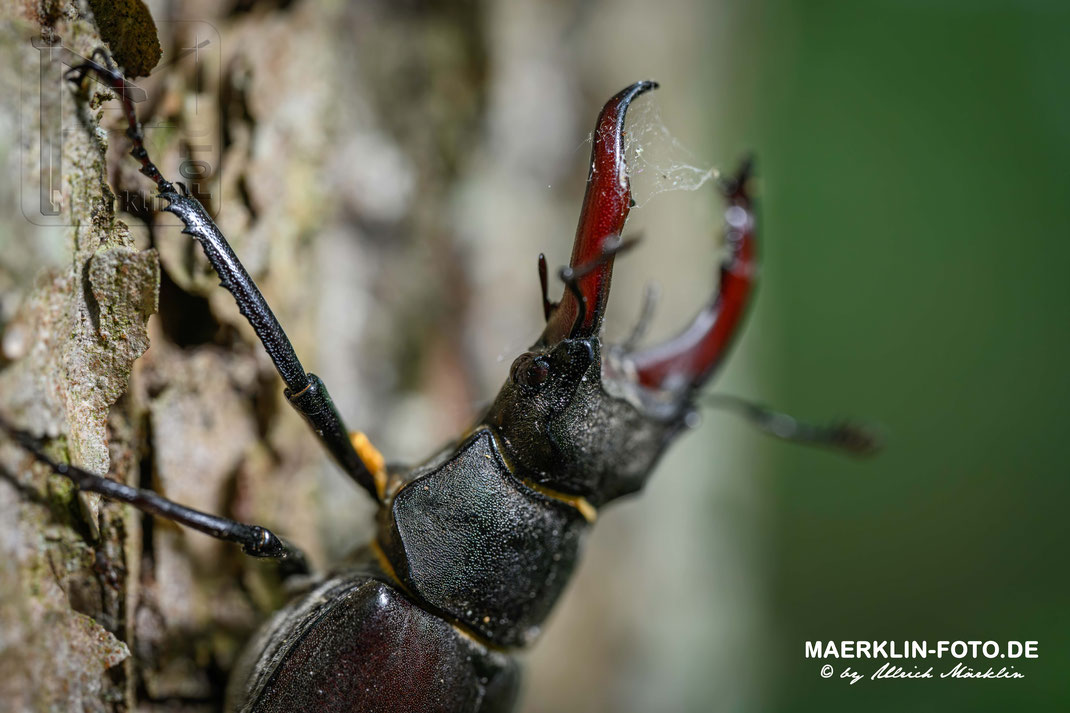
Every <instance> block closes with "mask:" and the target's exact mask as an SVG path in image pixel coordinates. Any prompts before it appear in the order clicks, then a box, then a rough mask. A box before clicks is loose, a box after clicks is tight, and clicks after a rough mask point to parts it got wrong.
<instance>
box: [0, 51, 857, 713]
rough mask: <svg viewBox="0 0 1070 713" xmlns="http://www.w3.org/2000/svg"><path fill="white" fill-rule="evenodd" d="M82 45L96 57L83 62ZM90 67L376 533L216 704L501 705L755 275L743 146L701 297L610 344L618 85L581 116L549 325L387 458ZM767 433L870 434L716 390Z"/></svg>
mask: <svg viewBox="0 0 1070 713" xmlns="http://www.w3.org/2000/svg"><path fill="white" fill-rule="evenodd" d="M98 60H99V61H98ZM88 74H94V75H96V76H97V77H98V78H99V79H100V80H101V81H103V82H104V83H105V84H107V85H108V86H110V87H111V89H112V90H113V91H114V92H115V93H116V94H118V95H119V97H120V98H121V100H122V104H123V108H124V112H125V115H126V118H127V121H128V123H129V129H128V131H127V133H128V136H129V138H130V140H131V141H132V143H133V149H132V151H131V153H132V155H133V156H134V157H135V158H136V159H137V160H138V161H140V163H141V172H142V173H144V174H145V175H146V176H148V177H149V178H151V179H152V180H153V181H154V182H155V184H156V186H157V189H158V191H159V195H160V196H161V198H163V199H164V200H165V201H166V202H167V207H166V208H165V209H166V210H168V211H170V212H171V213H174V214H175V215H177V216H178V217H179V218H180V219H181V221H182V223H183V224H184V226H185V227H184V229H183V232H184V233H187V234H189V235H190V236H192V238H193V239H195V240H197V241H198V242H199V243H200V244H201V246H202V248H203V249H204V252H205V254H206V255H207V257H208V259H209V261H210V262H211V264H212V266H213V267H214V268H215V270H216V272H217V273H218V274H219V277H220V278H221V282H222V286H223V287H224V288H226V289H227V290H229V291H230V292H231V293H232V294H233V296H234V298H235V300H236V301H237V303H238V306H239V307H240V309H241V312H242V314H243V315H244V316H245V317H246V318H247V319H248V320H249V322H250V323H251V324H252V326H253V328H254V329H255V331H256V334H257V335H258V336H259V338H260V340H261V341H262V342H263V346H264V348H265V350H266V351H267V353H268V354H269V355H270V357H271V359H272V361H273V362H274V364H275V366H276V368H277V370H278V372H279V375H280V376H281V377H282V380H283V382H285V385H286V388H285V396H286V398H287V400H288V401H289V402H290V404H291V405H292V406H293V407H294V408H295V409H296V410H297V411H298V412H299V413H300V414H301V415H302V416H303V417H304V418H305V419H306V420H307V421H308V423H309V425H310V426H311V427H312V430H313V431H314V432H315V433H316V435H317V436H318V437H319V439H320V441H321V442H322V443H323V445H324V446H325V447H326V448H327V450H328V451H329V452H330V453H331V455H332V456H333V458H334V459H335V460H336V461H337V463H338V465H339V466H340V467H341V468H342V469H343V470H344V471H345V472H346V473H347V474H348V475H349V476H350V477H352V478H353V479H354V480H355V481H356V482H357V483H358V484H359V485H360V486H361V487H363V488H364V489H365V490H367V491H368V493H369V494H370V495H371V496H372V497H373V498H374V499H375V500H376V502H377V503H378V504H379V511H378V517H377V525H378V527H377V535H376V537H375V538H374V540H373V541H372V542H371V543H370V544H368V545H367V546H365V547H363V548H362V549H360V550H359V551H358V553H357V554H356V555H355V556H354V558H352V560H351V561H350V562H349V563H348V564H347V565H346V566H345V567H344V568H342V569H340V570H338V571H336V572H334V573H333V574H331V575H330V576H328V577H326V578H325V579H322V580H319V583H318V584H315V585H313V586H311V588H310V589H308V590H307V591H306V592H305V593H304V594H302V595H300V596H299V597H298V598H297V599H295V600H294V601H292V602H291V603H290V604H289V605H288V606H286V607H285V608H283V609H282V610H281V611H279V612H277V613H276V614H275V615H274V616H273V617H272V618H271V619H270V620H269V621H268V622H267V624H266V625H265V626H264V627H263V628H262V629H261V630H260V632H259V634H258V635H257V636H256V637H255V639H254V640H253V641H252V642H251V643H250V644H249V646H248V648H247V650H246V653H245V654H244V656H243V658H242V660H241V662H240V664H239V665H238V666H237V667H236V669H235V671H233V673H232V676H231V681H230V685H229V688H228V702H227V707H228V710H231V711H241V712H243V713H254V712H255V713H267V712H269V711H286V712H291V711H311V710H316V711H420V712H422V713H434V712H439V711H440V712H442V713H446V712H453V713H460V712H476V711H479V712H480V713H487V712H492V711H509V710H512V708H513V705H514V702H515V700H516V697H517V690H518V684H519V671H518V667H517V664H516V662H515V661H514V659H513V657H512V655H511V652H512V651H514V650H516V649H518V648H521V647H524V646H527V645H529V644H531V643H532V641H533V640H534V639H535V638H536V637H537V635H538V633H539V630H540V627H541V625H542V623H543V621H544V620H545V618H546V617H547V615H548V614H549V613H550V610H551V609H552V608H553V606H554V604H555V602H556V601H557V600H558V598H559V597H560V595H561V593H562V591H563V589H564V587H565V586H566V584H567V583H568V581H569V578H570V577H571V575H572V572H573V569H574V568H575V566H576V563H577V559H578V557H579V552H580V548H581V544H582V542H583V539H584V535H585V533H586V532H587V530H588V528H589V527H590V526H591V524H592V523H593V521H594V519H595V514H596V511H597V509H598V508H600V507H602V506H603V505H605V504H607V503H609V502H610V501H612V500H615V499H617V498H620V497H622V496H625V495H628V494H631V493H635V492H636V491H638V490H640V489H641V488H642V487H643V485H644V484H645V483H646V481H647V479H648V478H649V477H650V474H651V472H652V471H653V469H654V466H655V465H656V464H657V462H658V460H659V458H660V457H661V455H662V453H664V451H665V449H666V448H667V447H668V445H669V444H670V443H671V442H672V441H673V440H674V439H675V438H676V436H678V435H679V434H680V433H681V432H682V431H684V430H685V429H687V428H688V427H689V426H690V425H691V424H692V422H693V418H694V414H695V409H696V406H695V404H696V395H697V394H698V391H699V389H700V388H701V387H702V386H703V384H705V382H706V381H707V380H708V379H709V378H710V376H711V375H712V374H713V373H714V371H715V370H716V368H717V366H718V365H719V364H720V363H721V361H722V359H723V358H724V356H725V354H726V353H727V351H728V348H729V346H730V345H731V343H732V341H733V339H734V338H735V336H736V334H737V333H738V332H739V326H740V323H741V320H742V317H743V315H744V311H745V309H746V307H747V305H748V302H749V301H750V297H751V294H752V292H753V290H754V285H755V278H756V250H755V241H756V232H755V213H754V203H753V200H752V196H751V187H750V180H749V179H750V178H751V174H752V164H751V162H750V161H749V160H748V161H744V162H743V164H742V166H741V167H740V169H739V170H738V171H737V172H736V173H735V174H734V175H733V176H732V177H730V178H725V179H722V180H721V182H720V189H721V192H722V194H723V196H724V199H725V200H726V202H727V209H726V211H725V223H726V230H725V241H726V244H727V248H728V250H727V252H728V256H727V258H726V259H725V260H724V262H723V263H722V265H721V268H720V282H719V285H718V288H717V290H716V292H715V293H714V295H713V296H712V298H711V299H710V300H709V301H708V302H707V303H706V305H705V306H704V307H702V309H701V310H700V311H699V313H698V315H697V316H696V317H695V318H694V320H693V321H692V322H691V324H690V325H689V326H688V327H687V328H686V329H684V330H683V331H682V332H681V333H680V334H679V335H678V336H676V337H675V338H672V339H670V340H668V341H667V342H665V343H663V344H660V345H657V346H654V347H649V348H644V349H635V348H634V347H633V346H632V345H631V344H625V345H622V346H608V345H605V344H603V342H602V339H601V336H600V332H601V327H602V320H603V316H604V314H605V309H606V303H607V300H608V297H609V287H610V278H611V274H612V270H613V261H614V258H615V256H616V255H618V254H620V253H621V252H622V251H623V250H626V249H627V248H629V247H630V246H631V245H632V244H634V241H630V240H624V239H622V237H621V236H622V231H623V229H624V224H625V220H626V219H627V217H628V213H629V210H630V208H631V206H632V201H631V194H630V189H629V181H628V176H627V172H626V165H625V149H624V120H625V115H626V113H627V111H628V107H629V105H630V104H631V103H632V102H633V101H634V100H635V98H636V97H638V96H640V95H641V94H643V93H645V92H648V91H650V90H652V89H654V88H656V87H657V84H656V83H655V82H652V81H641V82H636V83H635V84H632V85H631V86H629V87H627V88H625V89H623V90H622V91H620V92H619V93H618V94H616V95H615V96H613V97H612V98H611V99H610V100H609V101H608V102H607V103H606V104H605V106H604V108H603V109H602V111H601V113H600V114H599V116H598V120H597V124H596V127H595V132H594V137H593V148H592V154H591V167H590V172H589V174H588V179H587V190H586V195H585V197H584V201H583V207H582V210H581V213H580V220H579V227H578V229H577V232H576V239H575V244H574V246H573V251H572V257H571V260H570V264H569V267H567V268H564V269H562V270H561V272H560V277H561V279H562V280H563V282H564V283H565V285H566V290H565V292H564V295H563V296H562V298H561V300H560V301H559V302H556V303H555V302H552V301H550V300H549V298H548V297H547V269H546V260H545V258H544V257H543V256H540V259H539V276H540V281H541V285H542V299H543V310H544V314H545V318H546V326H545V328H544V329H543V332H542V334H541V335H540V336H539V338H538V339H537V340H536V341H535V342H534V344H533V345H532V346H531V348H530V349H529V350H528V351H526V352H524V353H523V354H521V355H520V356H519V357H517V359H516V361H514V362H513V364H512V367H511V368H510V371H509V377H508V379H507V380H506V382H505V384H504V385H503V386H502V389H501V391H500V392H499V393H498V395H497V397H496V398H495V399H494V401H493V402H492V403H491V405H490V406H489V407H488V408H487V409H486V411H485V412H484V413H483V415H482V416H481V417H480V418H479V420H478V422H477V424H476V425H475V426H473V427H472V428H471V429H470V430H469V431H468V432H467V433H466V434H465V435H463V436H462V437H461V438H460V439H458V440H457V441H456V442H455V443H453V444H451V445H450V446H448V447H447V448H445V449H444V450H442V451H441V452H440V453H438V454H437V455H435V456H433V457H432V458H430V459H429V460H428V461H426V462H425V463H423V464H421V465H419V466H416V467H414V468H405V467H397V466H387V465H385V463H384V460H383V458H382V456H381V455H380V454H379V453H378V451H377V450H376V449H375V448H374V447H372V446H371V445H370V444H369V443H368V441H367V439H366V438H364V437H363V436H362V435H361V434H359V433H356V434H350V433H349V432H348V431H347V430H346V428H345V426H344V425H343V423H342V420H341V418H340V416H339V414H338V411H337V410H336V408H335V406H334V404H333V403H332V401H331V397H330V395H329V394H328V392H327V387H326V386H325V385H324V383H323V382H322V381H321V380H320V379H319V378H318V377H316V376H315V375H314V374H310V373H306V372H305V370H304V368H303V367H302V365H301V362H300V361H299V360H298V358H297V355H296V354H295V353H294V350H293V347H292V346H291V344H290V341H289V340H288V339H287V337H286V334H285V333H284V332H283V330H282V327H281V326H280V325H279V323H278V321H277V320H276V318H275V316H274V314H272V311H271V309H270V308H269V307H268V305H267V303H266V302H265V300H264V298H263V297H262V296H261V294H260V291H259V290H258V289H257V287H256V285H255V284H254V283H253V281H252V279H251V278H250V277H249V275H248V274H247V273H246V271H245V269H244V268H243V267H242V264H241V262H240V261H239V260H238V258H237V256H236V255H235V254H234V252H233V251H232V250H231V248H230V246H229V245H228V243H227V241H226V239H225V238H224V236H223V235H222V233H220V231H219V229H218V228H217V227H216V225H215V224H214V223H213V221H212V219H211V218H210V217H209V215H208V213H207V212H206V211H205V209H204V207H203V206H202V205H201V204H200V203H199V202H198V201H197V200H196V199H195V198H193V197H191V196H189V195H187V192H186V191H185V188H184V187H183V186H181V184H173V183H171V182H169V181H168V180H166V179H165V178H164V177H163V176H162V175H161V174H160V172H159V171H158V170H157V168H156V166H155V165H154V164H153V163H152V161H151V160H150V158H149V156H148V153H147V152H146V150H145V146H144V142H143V138H142V131H141V126H140V124H139V122H138V119H137V116H136V114H135V111H134V106H133V103H132V101H131V100H130V98H129V92H128V89H129V88H130V87H131V86H132V85H129V84H128V83H127V81H126V80H125V79H124V78H123V76H122V75H121V73H120V72H119V71H118V69H117V68H116V67H115V65H114V64H113V63H112V61H111V59H110V57H109V56H108V55H107V53H105V52H103V51H98V52H97V53H94V55H93V59H91V60H89V61H87V62H85V63H84V64H81V65H79V66H78V67H76V68H74V69H73V70H71V72H70V74H69V78H70V79H71V80H72V81H73V82H74V83H75V84H80V83H81V82H82V80H83V79H84V78H85V76H86V75H88ZM721 405H724V406H728V407H729V408H733V409H735V410H737V411H741V412H742V413H743V414H744V415H746V416H748V417H749V418H750V419H751V420H752V421H754V422H755V423H757V424H758V425H759V426H760V427H762V428H764V429H765V430H767V431H769V432H771V433H774V434H775V435H778V436H780V437H783V438H789V439H792V440H797V441H805V442H810V443H819V444H824V445H836V446H843V447H846V448H848V449H850V450H854V451H866V450H869V449H871V447H872V440H871V439H870V438H869V437H868V436H867V434H866V433H865V432H864V431H862V430H860V429H857V428H854V427H851V426H849V425H840V426H833V427H828V428H819V427H814V426H807V425H804V424H800V423H797V422H795V421H794V420H792V419H789V418H787V417H786V416H783V415H782V414H776V413H774V412H771V411H768V410H766V409H764V408H761V407H758V406H755V405H753V404H749V403H747V402H744V401H739V400H736V399H732V398H724V399H722V401H721ZM2 424H3V429H4V430H5V431H6V432H7V433H8V434H9V435H10V436H12V437H13V438H15V439H16V440H17V441H18V442H19V443H20V444H21V445H22V446H23V447H25V448H26V449H27V450H29V451H30V452H31V453H33V455H34V456H35V457H36V458H37V459H38V460H40V461H42V462H44V463H46V464H47V465H49V466H50V467H51V468H52V470H53V471H54V472H56V473H58V474H61V475H64V476H67V477H69V478H71V479H72V480H73V481H74V482H75V483H76V484H77V485H78V486H79V487H81V488H82V489H84V490H89V491H93V492H97V493H100V494H102V495H104V496H107V497H110V498H113V499H116V500H119V501H123V502H127V503H130V504H132V505H134V506H136V507H138V508H140V509H142V510H144V511H147V512H150V513H153V514H155V515H158V516H161V517H165V518H169V519H171V520H173V521H175V522H178V523H180V524H183V525H186V526H188V527H191V528H194V529H197V530H199V531H201V532H205V533H207V534H209V535H212V536H214V537H217V538H219V539H222V540H226V541H230V542H235V543H238V544H240V545H241V546H242V548H243V550H244V551H245V552H246V553H248V554H250V555H253V556H256V557H268V558H275V559H277V560H279V561H280V562H281V563H282V565H283V566H284V568H285V570H286V571H287V572H289V573H307V571H308V568H307V566H306V564H305V560H304V557H303V556H302V555H301V553H300V552H299V551H298V550H297V549H296V548H295V547H294V546H292V545H291V544H289V543H288V542H286V541H285V540H283V539H281V538H279V537H277V536H276V535H275V534H273V533H272V532H270V531H269V530H267V529H265V528H263V527H259V526H256V525H247V524H243V523H239V522H235V521H232V520H228V519H225V518H221V517H217V516H214V515H209V514H206V513H202V512H198V511H195V510H192V509H190V508H186V507H184V506H182V505H179V504H177V503H174V502H171V501H169V500H166V499H165V498H162V497H160V496H159V495H157V494H155V493H153V492H151V491H148V490H142V489H138V488H133V487H130V486H127V485H124V484H121V483H118V482H116V481H113V480H109V479H107V478H104V477H101V476H99V475H95V474H92V473H88V472H86V471H84V470H81V469H79V468H75V467H73V466H69V465H66V464H63V463H58V462H56V461H54V460H52V459H51V458H49V456H47V455H46V454H45V452H44V450H43V445H42V443H41V441H40V440H39V439H37V438H36V437H34V436H32V435H31V434H29V433H26V432H25V431H22V430H19V429H18V428H16V427H14V426H12V425H9V424H8V423H7V422H6V421H4V422H2Z"/></svg>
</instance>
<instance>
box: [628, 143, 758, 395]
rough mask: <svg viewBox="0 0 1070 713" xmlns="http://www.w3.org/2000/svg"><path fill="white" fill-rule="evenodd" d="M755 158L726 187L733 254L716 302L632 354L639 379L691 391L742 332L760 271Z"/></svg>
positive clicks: (724, 268)
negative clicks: (669, 336)
mask: <svg viewBox="0 0 1070 713" xmlns="http://www.w3.org/2000/svg"><path fill="white" fill-rule="evenodd" d="M751 170H752V162H751V160H750V159H747V160H745V161H744V162H743V165H742V166H741V167H740V169H739V171H738V172H737V173H736V175H735V177H734V178H732V179H729V180H727V181H724V182H723V183H722V186H721V190H722V192H723V193H724V196H725V198H726V199H727V200H728V209H727V210H726V211H725V222H726V230H725V242H726V243H727V244H728V246H729V256H728V257H727V259H725V261H724V262H723V263H722V264H721V280H720V284H719V285H718V288H717V292H716V293H715V294H714V296H713V298H712V299H711V300H710V302H709V303H708V304H707V305H706V306H705V307H704V308H703V309H702V310H701V311H700V312H699V313H698V315H696V317H695V319H694V320H693V321H692V322H691V324H690V325H689V326H688V327H687V328H686V329H685V330H684V331H682V332H681V333H680V334H679V335H677V336H676V337H674V338H672V339H670V340H669V341H667V342H665V343H663V344H659V345H657V346H654V347H649V348H647V349H643V350H640V351H638V352H635V353H633V354H631V355H629V358H630V359H631V361H632V363H633V364H634V365H635V371H636V374H637V376H638V379H639V383H640V384H642V385H643V386H647V387H650V388H654V389H667V390H672V391H676V390H682V391H691V390H694V389H697V388H698V387H699V386H701V385H702V384H703V383H704V382H705V381H706V380H707V379H708V378H709V377H710V375H711V374H712V373H713V371H714V370H715V369H716V368H717V365H718V364H720V362H721V360H722V359H723V358H724V356H725V354H726V353H727V351H728V348H729V346H731V343H732V341H733V339H734V338H735V336H736V333H737V332H738V328H739V325H740V322H741V319H742V317H743V313H744V311H745V310H746V308H747V305H748V303H749V301H750V296H751V293H752V292H753V289H754V284H755V279H756V277H757V253H756V249H755V242H756V238H755V225H754V210H753V203H752V200H751V196H750V192H749V191H748V186H747V183H748V179H749V178H750V176H751Z"/></svg>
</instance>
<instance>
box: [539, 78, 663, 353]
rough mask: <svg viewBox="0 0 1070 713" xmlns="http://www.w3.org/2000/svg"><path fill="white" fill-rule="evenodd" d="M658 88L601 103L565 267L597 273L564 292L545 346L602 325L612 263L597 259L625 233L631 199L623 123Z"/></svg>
mask: <svg viewBox="0 0 1070 713" xmlns="http://www.w3.org/2000/svg"><path fill="white" fill-rule="evenodd" d="M657 86H658V84H657V82H651V81H644V82H636V83H635V84H633V85H631V86H630V87H628V88H626V89H624V90H622V91H621V92H619V93H618V94H617V95H616V96H614V97H613V98H612V99H610V100H609V101H608V102H606V105H605V106H604V107H603V108H602V113H601V114H599V115H598V123H597V124H596V125H595V132H594V145H593V146H592V147H591V168H590V172H589V173H588V175H587V192H586V193H585V194H584V197H583V208H582V209H581V210H580V221H579V225H578V226H577V228H576V240H575V243H574V244H573V246H572V259H571V260H570V261H569V266H570V267H571V268H572V269H573V270H576V269H579V267H581V266H584V265H590V264H592V263H594V262H595V261H599V262H598V265H597V269H594V270H591V271H589V272H587V273H586V274H585V275H584V276H583V277H582V278H581V279H580V280H579V281H578V282H577V284H576V289H572V288H570V289H568V290H566V291H565V294H564V297H562V298H561V302H560V303H559V304H558V305H557V307H556V308H555V309H554V310H553V313H552V314H551V315H550V318H549V319H548V320H547V324H546V328H545V330H544V331H543V335H542V338H541V339H540V341H541V342H542V343H544V344H556V343H557V342H559V341H561V340H562V339H565V338H566V337H569V336H572V337H589V336H591V335H594V334H596V333H597V332H598V329H599V327H600V326H601V324H602V317H603V315H604V313H605V306H606V301H607V300H608V299H609V282H610V277H611V276H612V273H613V260H612V259H607V260H602V259H601V257H602V255H603V254H604V253H605V251H606V245H607V243H608V241H609V240H611V239H613V238H615V237H616V236H618V235H620V234H621V231H622V230H624V221H625V220H626V219H627V218H628V211H629V210H630V209H631V200H632V194H631V189H630V188H629V184H628V174H627V165H626V163H625V157H624V119H625V115H626V114H627V112H628V107H629V106H630V105H631V103H632V101H633V100H634V99H635V98H636V97H638V96H639V95H640V94H643V93H645V92H648V91H650V90H651V89H656V88H657ZM584 306H585V307H586V308H585V309H583V308H584ZM581 309H582V312H583V313H582V314H581Z"/></svg>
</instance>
